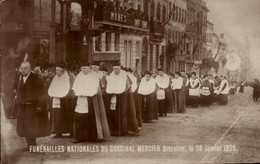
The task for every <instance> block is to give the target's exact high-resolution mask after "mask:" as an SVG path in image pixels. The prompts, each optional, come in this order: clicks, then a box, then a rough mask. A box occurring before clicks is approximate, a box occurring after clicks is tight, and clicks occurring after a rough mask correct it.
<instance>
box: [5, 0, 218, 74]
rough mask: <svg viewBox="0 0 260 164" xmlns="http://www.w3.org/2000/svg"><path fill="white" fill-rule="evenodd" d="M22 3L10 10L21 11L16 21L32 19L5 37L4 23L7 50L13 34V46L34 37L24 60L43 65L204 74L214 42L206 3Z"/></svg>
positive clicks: (63, 0)
mask: <svg viewBox="0 0 260 164" xmlns="http://www.w3.org/2000/svg"><path fill="white" fill-rule="evenodd" d="M6 2H8V1H6ZM19 2H20V3H18V4H9V3H10V2H8V3H6V4H5V5H7V6H8V5H9V6H16V8H18V9H20V10H16V15H19V12H18V11H20V12H22V13H24V14H27V16H26V19H24V22H22V23H19V21H17V20H15V21H14V22H16V25H15V26H16V28H17V29H16V31H14V30H10V32H8V31H4V30H7V29H10V28H6V26H8V22H5V21H2V22H3V23H2V24H4V25H1V26H2V27H1V31H3V33H4V34H1V35H2V37H4V38H5V37H6V39H4V40H5V41H4V42H5V43H4V42H2V43H1V47H2V49H5V48H6V47H7V46H6V45H10V42H9V41H8V39H9V38H8V36H10V35H9V34H8V33H15V37H14V39H13V40H17V38H16V37H18V33H19V34H20V33H21V34H22V33H23V34H22V35H21V36H24V35H26V36H30V41H31V43H32V44H30V45H29V46H28V47H27V48H26V50H24V53H23V54H22V56H24V54H25V53H26V54H28V55H29V57H30V59H33V60H34V61H35V63H37V64H45V63H54V62H74V61H86V60H87V61H89V62H95V61H98V62H100V64H103V63H111V64H112V63H114V62H120V63H121V65H122V66H124V67H129V68H136V69H137V70H138V73H139V74H141V72H143V71H144V70H151V71H154V70H157V69H158V68H163V69H164V70H165V71H166V72H175V71H181V70H185V71H187V72H191V71H196V72H197V73H200V71H201V65H202V60H203V59H204V58H206V57H208V56H207V55H208V53H209V49H210V48H209V47H210V45H209V44H210V43H209V40H208V39H209V35H212V36H213V34H212V31H213V30H212V29H211V27H209V26H210V23H209V22H207V13H208V11H209V10H208V9H207V7H206V3H205V2H203V1H202V0H129V1H123V0H121V1H116V0H114V1H104V0H97V1H83V0H49V1H45V0H33V1H30V3H29V1H24V0H19ZM3 6H4V5H1V7H2V8H5V7H3ZM10 10H11V9H10ZM12 10H15V9H12ZM3 11H5V13H10V12H8V11H6V9H4V10H3ZM1 12H2V11H1ZM7 15H8V14H7ZM9 17H10V16H9ZM7 20H8V21H9V20H11V19H10V18H8V19H6V21H7ZM17 22H18V23H17ZM212 28H213V27H212ZM18 31H19V32H18ZM16 33H17V34H16ZM18 40H19V39H18Z"/></svg>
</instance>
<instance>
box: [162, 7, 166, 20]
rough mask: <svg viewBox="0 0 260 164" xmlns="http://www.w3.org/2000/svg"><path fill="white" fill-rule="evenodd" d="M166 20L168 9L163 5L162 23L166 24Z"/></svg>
mask: <svg viewBox="0 0 260 164" xmlns="http://www.w3.org/2000/svg"><path fill="white" fill-rule="evenodd" d="M165 18H166V7H165V5H163V11H162V21H163V22H164V21H165Z"/></svg>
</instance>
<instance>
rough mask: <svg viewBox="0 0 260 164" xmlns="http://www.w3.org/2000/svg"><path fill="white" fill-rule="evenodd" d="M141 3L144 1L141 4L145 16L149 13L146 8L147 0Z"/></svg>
mask: <svg viewBox="0 0 260 164" xmlns="http://www.w3.org/2000/svg"><path fill="white" fill-rule="evenodd" d="M143 3H144V5H143V6H144V7H143V10H144V13H145V15H146V16H148V15H149V13H148V9H149V8H148V0H144V1H143Z"/></svg>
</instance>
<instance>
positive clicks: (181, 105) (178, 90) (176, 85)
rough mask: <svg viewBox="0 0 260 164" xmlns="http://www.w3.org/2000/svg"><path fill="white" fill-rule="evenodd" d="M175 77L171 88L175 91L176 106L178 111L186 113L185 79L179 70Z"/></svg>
mask: <svg viewBox="0 0 260 164" xmlns="http://www.w3.org/2000/svg"><path fill="white" fill-rule="evenodd" d="M174 75H175V78H173V79H172V84H171V88H172V90H173V93H174V107H175V109H176V111H177V113H185V111H186V102H185V86H184V79H183V78H182V77H181V74H180V73H179V72H176V73H175V74H174Z"/></svg>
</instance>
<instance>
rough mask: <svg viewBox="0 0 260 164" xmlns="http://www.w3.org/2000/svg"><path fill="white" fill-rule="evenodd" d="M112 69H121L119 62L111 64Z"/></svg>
mask: <svg viewBox="0 0 260 164" xmlns="http://www.w3.org/2000/svg"><path fill="white" fill-rule="evenodd" d="M113 68H121V64H120V63H119V62H116V63H114V64H113Z"/></svg>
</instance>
